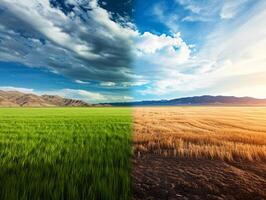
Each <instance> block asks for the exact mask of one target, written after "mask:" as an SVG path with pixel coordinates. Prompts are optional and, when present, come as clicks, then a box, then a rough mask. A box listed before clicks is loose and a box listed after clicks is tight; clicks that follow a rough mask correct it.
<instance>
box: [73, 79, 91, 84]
mask: <svg viewBox="0 0 266 200" xmlns="http://www.w3.org/2000/svg"><path fill="white" fill-rule="evenodd" d="M75 83H78V84H90V82H87V81H81V80H75Z"/></svg>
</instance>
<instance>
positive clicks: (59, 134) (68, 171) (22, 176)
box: [0, 108, 132, 200]
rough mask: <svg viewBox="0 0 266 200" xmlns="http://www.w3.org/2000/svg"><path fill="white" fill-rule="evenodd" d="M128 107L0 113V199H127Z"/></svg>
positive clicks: (129, 113)
mask: <svg viewBox="0 0 266 200" xmlns="http://www.w3.org/2000/svg"><path fill="white" fill-rule="evenodd" d="M131 125H132V111H131V109H130V108H1V109H0V187H1V192H0V199H1V200H2V199H90V200H91V199H114V200H118V199H123V200H124V199H130V198H131V183H130V182H131V180H130V173H131V160H130V159H131V154H132V150H131V143H132V141H131V136H132V135H131V132H132V130H131Z"/></svg>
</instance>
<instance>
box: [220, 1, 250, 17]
mask: <svg viewBox="0 0 266 200" xmlns="http://www.w3.org/2000/svg"><path fill="white" fill-rule="evenodd" d="M246 1H247V0H234V1H229V0H227V1H225V3H224V5H223V6H222V9H221V12H220V17H221V18H222V19H231V18H233V17H234V16H235V15H236V14H237V13H238V12H239V10H240V9H241V8H242V6H243V4H245V3H246Z"/></svg>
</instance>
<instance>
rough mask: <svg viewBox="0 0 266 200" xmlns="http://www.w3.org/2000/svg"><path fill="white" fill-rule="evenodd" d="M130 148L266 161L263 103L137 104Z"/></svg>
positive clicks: (195, 155) (171, 153)
mask: <svg viewBox="0 0 266 200" xmlns="http://www.w3.org/2000/svg"><path fill="white" fill-rule="evenodd" d="M134 152H135V154H137V155H141V154H142V153H147V152H148V153H155V154H162V155H165V156H177V157H193V158H211V159H222V160H228V161H234V160H249V161H254V160H256V161H266V107H139V108H135V110H134Z"/></svg>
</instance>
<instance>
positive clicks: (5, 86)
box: [0, 0, 266, 103]
mask: <svg viewBox="0 0 266 200" xmlns="http://www.w3.org/2000/svg"><path fill="white" fill-rule="evenodd" d="M265 19H266V1H264V0H258V1H256V0H234V1H230V0H224V1H221V0H156V1H154V0H145V1H144V0H135V1H133V0H123V1H122V0H101V1H96V0H90V1H88V0H50V1H49V0H0V90H1V89H2V90H21V91H24V92H32V93H37V94H44V93H49V94H58V95H61V96H65V97H70V98H78V99H82V100H85V101H88V102H92V103H94V102H109V101H131V100H143V99H168V98H175V97H182V96H194V95H202V94H211V95H218V94H221V95H235V96H254V97H265V98H266V50H265V47H266V25H265Z"/></svg>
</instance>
